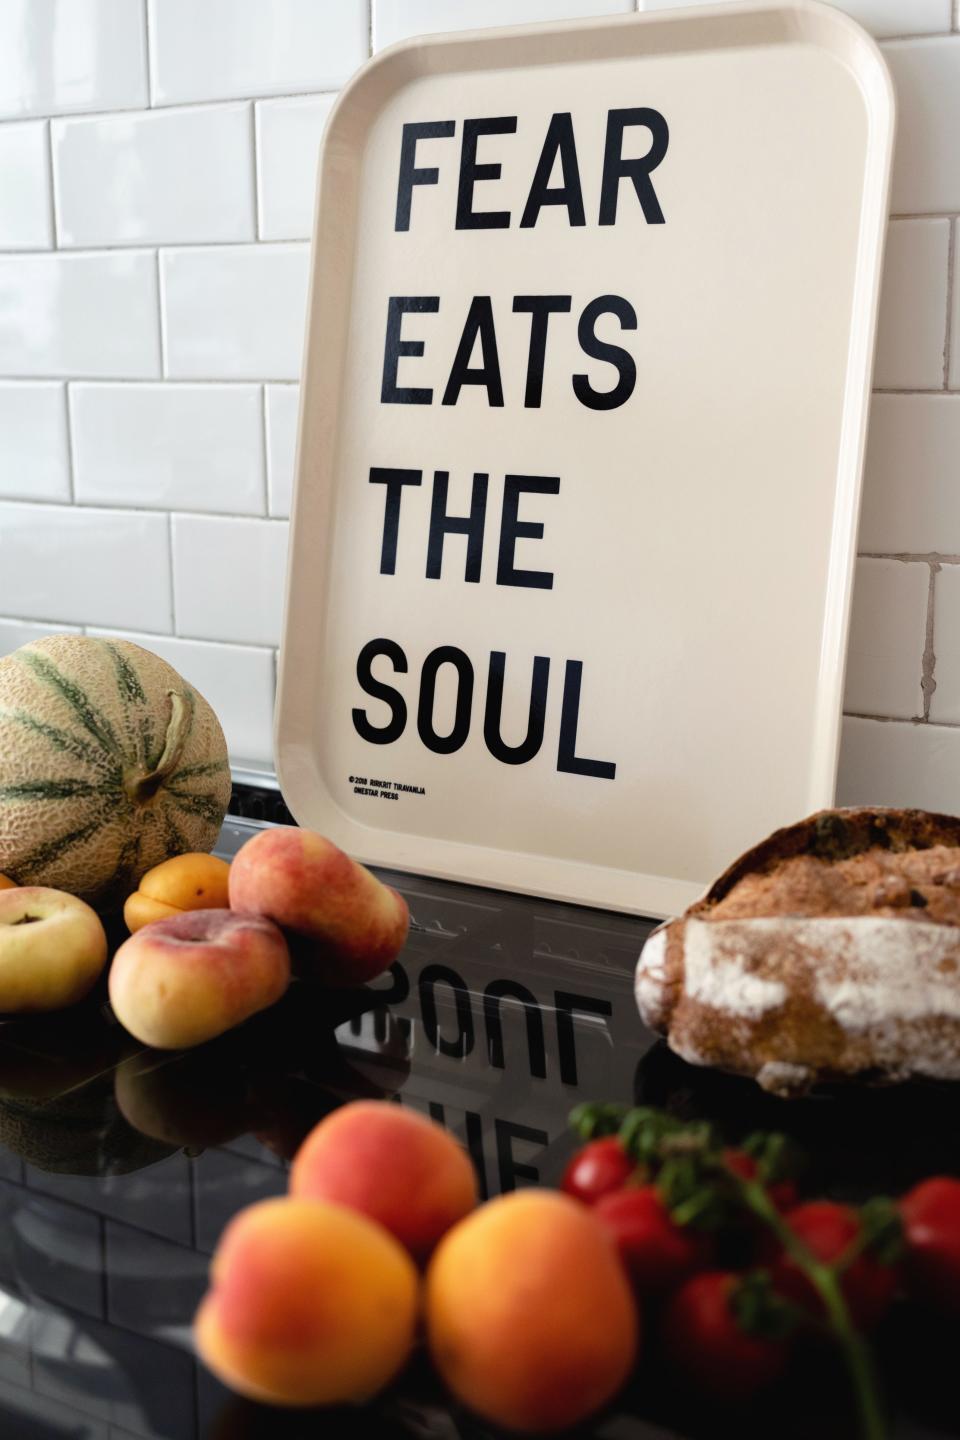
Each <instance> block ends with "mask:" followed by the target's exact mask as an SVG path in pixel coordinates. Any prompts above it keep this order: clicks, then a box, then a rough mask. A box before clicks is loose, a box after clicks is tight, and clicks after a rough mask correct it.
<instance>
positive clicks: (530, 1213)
mask: <svg viewBox="0 0 960 1440" xmlns="http://www.w3.org/2000/svg"><path fill="white" fill-rule="evenodd" d="M426 1311H427V1334H428V1340H429V1345H430V1353H431V1355H432V1356H433V1361H434V1364H435V1365H436V1367H437V1369H438V1370H439V1372H440V1374H441V1375H442V1377H443V1379H444V1380H445V1381H446V1383H447V1385H448V1386H449V1387H450V1389H451V1390H452V1391H453V1393H454V1395H455V1396H456V1397H457V1399H458V1400H461V1401H462V1402H463V1403H464V1404H465V1405H468V1406H469V1407H470V1408H471V1409H472V1410H475V1411H476V1412H477V1413H478V1414H479V1415H482V1416H483V1417H484V1418H485V1419H487V1420H490V1421H492V1422H494V1423H495V1424H498V1425H503V1426H506V1427H507V1428H508V1429H511V1430H525V1431H534V1432H538V1433H545V1432H547V1431H552V1430H560V1429H562V1428H564V1427H565V1426H568V1425H575V1424H577V1423H578V1422H579V1421H581V1420H584V1419H585V1418H586V1417H587V1416H588V1415H590V1414H591V1413H592V1412H593V1411H594V1410H598V1409H599V1408H600V1406H602V1405H605V1404H606V1402H607V1401H608V1400H610V1399H611V1398H612V1397H613V1396H614V1395H615V1394H616V1392H617V1391H618V1390H619V1389H620V1387H621V1385H622V1384H623V1382H624V1381H625V1380H626V1378H627V1376H628V1375H629V1373H630V1370H631V1368H632V1366H633V1364H634V1360H635V1358H636V1353H637V1344H638V1336H639V1317H638V1314H637V1310H636V1306H635V1303H634V1300H633V1297H632V1295H631V1293H630V1286H629V1283H628V1281H627V1278H626V1275H625V1273H624V1270H623V1267H622V1265H621V1264H620V1261H619V1259H618V1257H617V1253H616V1250H615V1248H614V1246H613V1244H612V1242H611V1240H610V1239H609V1237H608V1236H607V1234H606V1233H605V1232H604V1230H603V1229H602V1227H601V1226H600V1225H599V1224H598V1223H597V1221H596V1220H595V1219H594V1217H593V1216H592V1215H591V1214H590V1212H589V1210H587V1209H586V1208H585V1207H584V1206H583V1205H580V1204H578V1202H577V1201H576V1200H572V1199H570V1198H569V1197H568V1196H566V1195H560V1194H558V1193H556V1192H553V1191H540V1190H518V1191H515V1192H514V1193H513V1194H511V1195H502V1196H501V1197H500V1198H499V1199H497V1200H491V1201H490V1203H489V1204H487V1205H482V1206H481V1207H480V1208H479V1209H478V1210H475V1211H474V1213H473V1214H472V1215H468V1216H467V1218H466V1219H465V1220H461V1221H460V1223H459V1225H456V1226H454V1228H453V1229H452V1230H451V1231H450V1233H449V1234H448V1235H446V1236H445V1237H444V1239H443V1240H441V1242H440V1244H439V1246H438V1247H437V1250H436V1253H435V1254H434V1257H433V1259H432V1260H431V1262H430V1267H429V1269H428V1271H427V1281H426Z"/></svg>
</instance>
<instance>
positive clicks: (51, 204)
mask: <svg viewBox="0 0 960 1440" xmlns="http://www.w3.org/2000/svg"><path fill="white" fill-rule="evenodd" d="M44 128H45V129H46V132H47V133H46V146H47V164H48V166H49V170H50V182H49V185H48V187H47V204H48V209H47V214H48V216H49V219H50V250H51V253H53V252H54V251H56V250H58V249H59V248H60V224H59V221H58V219H57V186H56V182H55V181H54V178H53V121H52V120H50V119H47V121H46V122H45V127H44ZM4 253H5V254H6V253H7V252H6V251H5V252H4ZM14 253H16V252H14Z"/></svg>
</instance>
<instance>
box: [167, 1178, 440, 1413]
mask: <svg viewBox="0 0 960 1440" xmlns="http://www.w3.org/2000/svg"><path fill="white" fill-rule="evenodd" d="M210 1274H211V1280H212V1288H211V1289H210V1290H209V1291H208V1292H207V1295H206V1297H205V1298H204V1299H203V1301H202V1302H201V1304H200V1308H199V1310H198V1311H197V1316H196V1321H195V1327H194V1333H195V1337H196V1342H197V1349H198V1350H199V1352H200V1356H201V1358H202V1359H203V1360H204V1361H205V1362H206V1364H207V1365H208V1366H209V1367H210V1369H211V1370H212V1371H213V1372H214V1374H215V1375H217V1376H218V1377H219V1378H220V1379H221V1380H222V1381H223V1382H224V1383H225V1384H227V1385H229V1386H231V1387H232V1388H233V1389H234V1390H239V1391H240V1393H241V1394H243V1395H247V1396H250V1397H251V1398H252V1399H255V1400H269V1401H272V1402H273V1403H274V1404H279V1405H335V1404H343V1403H347V1402H350V1401H362V1400H366V1399H368V1398H369V1397H370V1396H372V1395H375V1394H376V1393H377V1391H378V1390H381V1389H382V1388H383V1386H385V1385H386V1384H388V1383H389V1381H391V1380H392V1379H393V1377H394V1376H395V1375H396V1374H397V1372H398V1371H399V1370H400V1369H401V1368H402V1367H403V1365H404V1364H405V1363H406V1361H407V1358H408V1356H409V1354H410V1351H411V1349H412V1347H413V1341H414V1331H415V1326H416V1319H417V1292H418V1277H417V1272H416V1268H415V1266H414V1264H413V1262H412V1260H411V1259H410V1257H409V1255H407V1253H406V1251H404V1250H403V1248H402V1247H401V1246H400V1245H398V1244H397V1242H396V1240H394V1239H393V1237H392V1236H390V1235H388V1234H387V1233H386V1231H385V1230H383V1229H381V1227H380V1226H379V1225H374V1224H373V1223H372V1222H371V1221H369V1220H367V1219H365V1218H364V1217H363V1216H362V1215H357V1214H354V1213H353V1212H352V1211H350V1210H345V1209H343V1208H342V1207H341V1206H339V1205H324V1204H322V1203H321V1202H320V1201H317V1200H297V1199H291V1198H289V1197H286V1196H285V1197H281V1198H279V1199H273V1200H262V1201H260V1202H259V1203H258V1204H256V1205H251V1206H249V1207H248V1208H247V1209H246V1210H242V1211H241V1212H240V1214H239V1215H237V1216H235V1218H234V1219H233V1220H232V1221H231V1222H230V1224H229V1225H228V1226H227V1228H226V1230H225V1231H224V1233H223V1236H222V1237H221V1240H220V1244H219V1245H218V1247H217V1251H216V1254H215V1255H214V1258H213V1263H212V1266H211V1271H210Z"/></svg>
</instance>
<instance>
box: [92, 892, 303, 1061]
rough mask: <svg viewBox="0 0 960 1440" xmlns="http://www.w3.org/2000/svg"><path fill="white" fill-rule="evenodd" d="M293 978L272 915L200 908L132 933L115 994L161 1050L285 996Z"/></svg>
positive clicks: (128, 1021) (117, 965)
mask: <svg viewBox="0 0 960 1440" xmlns="http://www.w3.org/2000/svg"><path fill="white" fill-rule="evenodd" d="M289 981H290V957H289V953H288V951H287V944H286V941H285V940H284V938H283V935H282V934H281V933H280V931H279V930H278V929H277V927H276V926H275V925H274V924H272V923H271V922H270V921H269V920H264V919H262V918H261V917H259V916H256V915H235V914H233V913H232V912H231V911H229V910H194V911H190V912H187V913H185V914H182V915H175V916H174V917H173V918H172V919H170V920H157V921H155V922H154V923H153V924H152V925H148V926H146V927H145V928H144V929H143V930H138V931H137V933H136V934H135V935H131V936H130V939H129V940H126V941H125V942H124V943H123V944H122V945H121V946H120V949H119V950H118V951H117V953H116V955H115V957H114V960H113V965H112V966H111V968H110V1002H111V1004H112V1005H113V1009H114V1013H115V1014H116V1017H117V1019H118V1020H119V1021H120V1023H121V1025H123V1026H124V1027H125V1028H126V1029H127V1030H129V1031H130V1033H131V1035H134V1036H136V1038H137V1039H138V1040H142V1041H143V1043H144V1044H145V1045H152V1046H154V1047H156V1048H157V1049H158V1050H177V1049H181V1048H185V1047H187V1046H190V1045H200V1044H202V1043H203V1042H204V1041H205V1040H212V1039H213V1037H214V1036H215V1035H221V1034H222V1033H223V1032H224V1031H225V1030H229V1029H231V1027H232V1026H234V1025H239V1024H241V1022H242V1021H244V1020H247V1019H249V1017H250V1016H251V1015H255V1014H256V1013H257V1011H258V1010H265V1009H266V1008H267V1006H269V1005H273V1004H274V1003H275V1002H276V1001H277V1000H279V999H280V997H281V995H282V994H283V993H284V991H285V990H286V988H287V985H288V984H289Z"/></svg>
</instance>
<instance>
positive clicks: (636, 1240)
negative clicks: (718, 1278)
mask: <svg viewBox="0 0 960 1440" xmlns="http://www.w3.org/2000/svg"><path fill="white" fill-rule="evenodd" d="M593 1213H594V1215H595V1216H596V1218H597V1219H598V1220H599V1221H600V1223H601V1225H603V1226H604V1228H605V1229H607V1230H608V1231H609V1232H610V1234H611V1235H612V1236H613V1238H614V1240H615V1241H616V1243H617V1248H618V1250H619V1251H620V1258H621V1260H622V1261H623V1263H624V1265H625V1267H626V1269H627V1271H628V1273H629V1275H630V1279H631V1280H632V1281H633V1284H634V1288H635V1289H636V1290H637V1291H638V1292H639V1293H640V1294H641V1295H656V1294H661V1293H662V1292H663V1291H664V1290H670V1289H672V1288H673V1287H674V1286H676V1285H679V1284H680V1282H681V1281H682V1280H685V1279H686V1278H687V1276H688V1275H692V1274H693V1272H694V1271H695V1270H698V1269H702V1268H703V1267H704V1266H705V1265H706V1264H707V1263H708V1262H709V1258H710V1245H709V1241H708V1239H707V1237H706V1236H705V1235H703V1234H702V1233H698V1232H697V1231H695V1230H691V1229H689V1227H686V1226H682V1225H677V1224H675V1223H674V1221H673V1219H672V1218H671V1216H670V1212H669V1211H668V1210H667V1207H666V1206H665V1205H664V1203H663V1201H662V1199H661V1198H660V1195H659V1193H658V1191H657V1190H656V1189H655V1187H654V1186H653V1185H641V1186H639V1187H638V1188H631V1189H627V1190H617V1191H615V1192H614V1193H613V1194H611V1195H604V1196H603V1197H602V1198H601V1199H600V1200H598V1201H597V1203H596V1205H595V1206H594V1207H593Z"/></svg>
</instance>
